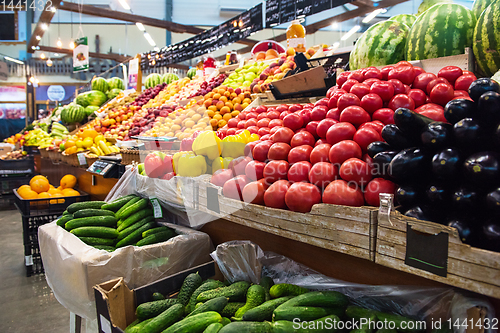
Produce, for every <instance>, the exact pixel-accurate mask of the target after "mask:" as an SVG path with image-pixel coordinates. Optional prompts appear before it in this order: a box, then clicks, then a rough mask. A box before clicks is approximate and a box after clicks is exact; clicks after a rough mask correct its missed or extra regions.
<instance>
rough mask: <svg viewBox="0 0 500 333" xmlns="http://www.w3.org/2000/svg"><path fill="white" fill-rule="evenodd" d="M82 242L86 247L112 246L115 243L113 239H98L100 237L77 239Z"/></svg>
mask: <svg viewBox="0 0 500 333" xmlns="http://www.w3.org/2000/svg"><path fill="white" fill-rule="evenodd" d="M78 238H80V240H81V241H82V242H84V243H85V244H87V245H90V246H93V247H96V246H113V245H115V243H116V239H114V238H100V237H78Z"/></svg>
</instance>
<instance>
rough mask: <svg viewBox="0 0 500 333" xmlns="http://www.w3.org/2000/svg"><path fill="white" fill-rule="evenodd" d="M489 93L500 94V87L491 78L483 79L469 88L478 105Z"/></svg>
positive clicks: (470, 94) (471, 96)
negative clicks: (485, 94)
mask: <svg viewBox="0 0 500 333" xmlns="http://www.w3.org/2000/svg"><path fill="white" fill-rule="evenodd" d="M488 91H494V92H497V93H500V85H499V84H498V83H497V82H495V81H494V80H492V79H490V78H481V79H477V80H476V81H474V82H472V83H471V85H470V86H469V96H470V98H472V100H473V101H474V102H476V103H477V102H478V101H479V98H481V96H482V95H483V94H484V93H485V92H488Z"/></svg>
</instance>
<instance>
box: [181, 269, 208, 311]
mask: <svg viewBox="0 0 500 333" xmlns="http://www.w3.org/2000/svg"><path fill="white" fill-rule="evenodd" d="M202 282H203V280H202V278H201V276H200V274H198V273H191V274H189V275H188V276H186V278H185V279H184V282H182V286H181V289H180V290H179V294H178V295H177V301H178V302H179V303H181V304H182V305H184V306H186V304H188V302H189V299H190V298H191V295H192V294H193V293H194V292H195V290H196V289H198V287H199V286H201V284H202Z"/></svg>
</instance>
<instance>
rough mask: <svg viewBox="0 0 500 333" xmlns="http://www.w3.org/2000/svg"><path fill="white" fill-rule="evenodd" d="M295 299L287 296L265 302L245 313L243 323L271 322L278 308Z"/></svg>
mask: <svg viewBox="0 0 500 333" xmlns="http://www.w3.org/2000/svg"><path fill="white" fill-rule="evenodd" d="M293 297H294V296H285V297H280V298H276V299H273V300H270V301H267V302H264V303H262V304H261V305H259V306H257V307H255V308H253V309H250V310H248V311H247V312H245V314H244V315H243V317H242V318H241V319H242V320H243V321H264V320H267V321H271V319H272V318H273V311H274V310H275V309H276V308H277V307H278V306H280V305H281V304H283V303H285V302H286V301H288V300H290V299H292V298H293Z"/></svg>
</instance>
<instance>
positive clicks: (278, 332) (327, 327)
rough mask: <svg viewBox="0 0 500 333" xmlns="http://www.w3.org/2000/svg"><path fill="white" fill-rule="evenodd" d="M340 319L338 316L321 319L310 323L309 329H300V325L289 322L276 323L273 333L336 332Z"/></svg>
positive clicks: (279, 321) (280, 321)
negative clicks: (336, 323)
mask: <svg viewBox="0 0 500 333" xmlns="http://www.w3.org/2000/svg"><path fill="white" fill-rule="evenodd" d="M339 321H340V318H339V317H337V316H336V315H330V316H326V317H323V318H320V319H316V320H312V321H309V322H308V325H307V328H302V327H300V328H299V327H298V325H299V323H294V322H291V321H287V320H278V321H275V322H274V323H273V324H272V325H273V333H288V332H297V333H329V332H336V331H337V330H336V329H335V328H334V327H336V325H334V322H339Z"/></svg>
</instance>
